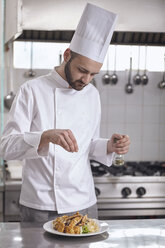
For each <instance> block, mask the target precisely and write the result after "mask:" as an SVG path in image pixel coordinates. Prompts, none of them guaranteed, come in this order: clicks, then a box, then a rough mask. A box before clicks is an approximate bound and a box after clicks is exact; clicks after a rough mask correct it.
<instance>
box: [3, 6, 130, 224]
mask: <svg viewBox="0 0 165 248" xmlns="http://www.w3.org/2000/svg"><path fill="white" fill-rule="evenodd" d="M115 21H116V15H115V14H114V13H111V12H109V11H107V10H104V9H102V8H99V7H97V6H95V5H92V4H87V5H86V7H85V9H84V12H83V14H82V17H81V19H80V22H79V24H78V26H77V29H76V31H75V34H74V36H73V39H72V41H71V44H70V47H69V48H68V49H66V51H65V52H64V54H63V62H62V64H61V65H60V66H58V67H55V68H54V69H53V70H52V71H51V72H50V73H49V74H48V75H46V76H41V77H39V78H36V79H32V80H30V81H27V82H26V83H24V84H23V85H22V86H21V87H20V90H19V92H18V93H17V96H16V98H15V100H14V102H13V105H12V108H11V110H10V114H9V119H8V122H7V124H6V127H5V129H4V132H3V136H2V139H1V156H2V157H3V158H4V159H6V160H23V161H24V165H23V175H22V188H21V195H20V205H21V218H22V221H26V222H27V221H32V222H33V221H34V222H46V221H48V220H49V219H53V218H55V217H57V216H59V215H63V214H73V212H76V211H79V212H80V213H82V214H88V216H89V217H91V218H97V205H96V196H95V188H94V182H93V177H92V172H91V168H90V160H89V159H94V160H96V161H99V162H101V163H103V164H105V165H107V166H110V165H111V164H112V159H113V156H114V153H115V152H116V153H118V154H125V153H127V152H128V149H129V144H130V140H129V137H128V136H127V135H123V134H113V135H112V137H111V138H110V139H102V138H100V136H99V128H100V119H101V107H100V97H99V93H98V91H97V89H96V88H95V87H94V86H93V85H92V84H90V81H91V80H92V78H93V77H94V75H96V74H98V73H99V71H100V69H101V67H102V64H103V60H104V57H105V55H106V52H107V49H108V47H109V43H110V40H111V37H112V34H113V30H114V25H115ZM114 138H117V139H118V141H117V142H114Z"/></svg>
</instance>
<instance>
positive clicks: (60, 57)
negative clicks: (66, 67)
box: [59, 51, 62, 65]
mask: <svg viewBox="0 0 165 248" xmlns="http://www.w3.org/2000/svg"><path fill="white" fill-rule="evenodd" d="M61 63H62V51H60V52H59V65H61Z"/></svg>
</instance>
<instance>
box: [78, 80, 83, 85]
mask: <svg viewBox="0 0 165 248" xmlns="http://www.w3.org/2000/svg"><path fill="white" fill-rule="evenodd" d="M76 82H77V83H80V84H82V85H84V83H83V82H82V81H81V80H76Z"/></svg>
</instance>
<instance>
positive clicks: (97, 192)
mask: <svg viewBox="0 0 165 248" xmlns="http://www.w3.org/2000/svg"><path fill="white" fill-rule="evenodd" d="M95 193H96V196H99V195H100V194H101V191H100V189H99V188H97V187H95Z"/></svg>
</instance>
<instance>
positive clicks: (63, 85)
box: [51, 68, 69, 89]
mask: <svg viewBox="0 0 165 248" xmlns="http://www.w3.org/2000/svg"><path fill="white" fill-rule="evenodd" d="M51 76H52V77H53V78H54V79H55V80H56V82H57V83H58V84H59V85H60V86H61V88H67V89H69V84H68V82H67V81H65V80H64V79H63V78H62V77H61V76H60V75H59V74H58V73H57V71H56V69H55V68H54V70H52V72H51Z"/></svg>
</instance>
